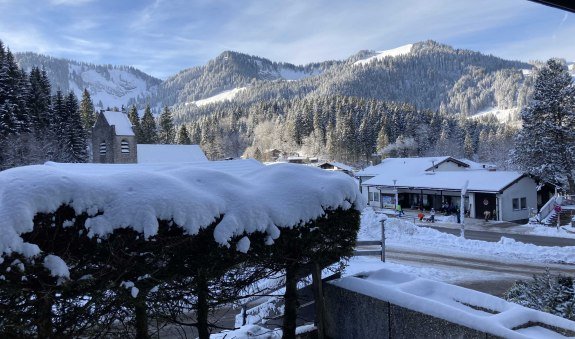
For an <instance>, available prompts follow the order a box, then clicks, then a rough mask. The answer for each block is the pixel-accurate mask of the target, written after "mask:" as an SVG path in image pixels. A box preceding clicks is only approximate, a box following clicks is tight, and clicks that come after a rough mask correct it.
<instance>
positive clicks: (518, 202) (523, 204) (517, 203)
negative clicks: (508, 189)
mask: <svg viewBox="0 0 575 339" xmlns="http://www.w3.org/2000/svg"><path fill="white" fill-rule="evenodd" d="M512 202H513V210H514V211H519V210H526V209H527V198H513V200H512Z"/></svg>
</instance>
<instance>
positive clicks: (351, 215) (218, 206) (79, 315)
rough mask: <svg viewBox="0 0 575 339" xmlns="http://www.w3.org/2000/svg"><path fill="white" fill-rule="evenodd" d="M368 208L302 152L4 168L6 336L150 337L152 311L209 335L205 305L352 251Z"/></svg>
mask: <svg viewBox="0 0 575 339" xmlns="http://www.w3.org/2000/svg"><path fill="white" fill-rule="evenodd" d="M362 207H363V199H362V197H361V195H360V194H359V192H358V189H357V186H356V184H355V182H354V181H353V179H351V178H349V177H348V176H346V175H344V174H341V173H329V172H327V171H323V170H321V169H316V168H311V167H307V166H298V165H283V166H282V165H278V166H270V167H263V168H262V169H260V170H256V171H254V172H250V173H248V174H245V175H242V176H241V177H240V176H239V175H236V176H233V175H229V174H226V173H223V172H219V171H214V170H206V169H198V168H189V167H186V166H184V165H182V166H177V165H174V166H173V167H170V168H165V167H162V166H159V167H156V166H139V165H127V166H123V165H120V166H106V165H100V166H94V165H66V166H62V165H57V164H48V165H47V166H46V165H45V166H29V167H24V168H16V169H11V170H7V171H4V172H1V173H0V215H2V218H1V219H0V255H1V256H0V304H1V305H6V307H0V335H2V334H3V335H4V336H16V337H30V336H40V337H53V336H59V337H74V336H82V335H99V334H102V333H108V334H111V333H113V334H114V335H127V336H134V334H135V335H136V336H137V337H147V336H148V335H149V333H148V331H149V326H148V319H149V318H150V317H154V318H155V319H156V320H158V321H160V322H162V323H163V324H166V323H170V322H178V323H179V324H183V325H185V326H195V327H197V328H198V330H199V334H200V338H207V337H209V332H210V327H212V325H211V324H209V323H208V313H209V312H210V311H212V310H213V309H214V308H215V307H218V306H219V305H222V304H226V303H227V304H229V303H232V302H234V300H237V298H239V297H240V292H242V291H243V290H244V289H245V288H246V287H247V286H249V285H250V284H252V283H254V282H255V281H257V280H258V279H259V278H261V277H262V276H264V275H265V274H268V273H269V272H278V271H281V270H285V271H286V274H287V275H290V274H291V276H292V278H293V279H295V280H296V281H297V279H299V278H300V277H301V275H302V274H304V273H305V274H308V273H307V272H309V267H310V265H311V264H312V263H313V264H315V263H317V264H318V265H320V266H322V267H323V266H325V265H328V264H331V263H333V262H335V261H338V260H339V258H341V257H342V256H346V255H349V254H351V248H352V247H353V244H354V243H355V238H356V234H357V229H358V227H359V212H358V211H359V210H361V208H362ZM269 258H273V259H274V260H269ZM288 266H289V267H288ZM288 280H289V279H288ZM291 281H292V280H290V282H291ZM290 291H291V290H290ZM295 297H296V299H293V294H292V295H290V296H288V298H287V299H288V300H296V302H297V295H296V296H295ZM290 298H292V299H290ZM286 304H287V302H286ZM286 309H291V308H289V307H286ZM184 314H195V315H196V316H195V319H193V321H187V320H188V319H184V318H183V317H182V316H183V315H184ZM22 319H25V320H22ZM182 320H184V321H186V322H183V321H182ZM121 325H124V326H121ZM134 329H135V330H134ZM293 331H295V327H293V329H292V328H289V329H288V330H286V331H284V335H289V334H290V333H291V332H293ZM134 332H135V333H134ZM293 333H295V332H293Z"/></svg>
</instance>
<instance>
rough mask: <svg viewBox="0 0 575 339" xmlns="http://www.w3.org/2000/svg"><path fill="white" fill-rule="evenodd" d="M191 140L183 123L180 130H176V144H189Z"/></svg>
mask: <svg viewBox="0 0 575 339" xmlns="http://www.w3.org/2000/svg"><path fill="white" fill-rule="evenodd" d="M191 143H192V141H191V140H190V136H189V135H188V129H187V128H186V126H185V125H182V126H180V130H179V131H178V144H180V145H190V144H191Z"/></svg>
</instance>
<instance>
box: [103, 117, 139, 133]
mask: <svg viewBox="0 0 575 339" xmlns="http://www.w3.org/2000/svg"><path fill="white" fill-rule="evenodd" d="M103 114H104V118H106V121H107V122H108V125H110V126H114V127H115V129H116V135H126V136H132V135H134V130H133V129H132V123H131V122H130V119H128V116H127V115H126V114H124V113H122V112H113V111H104V112H103Z"/></svg>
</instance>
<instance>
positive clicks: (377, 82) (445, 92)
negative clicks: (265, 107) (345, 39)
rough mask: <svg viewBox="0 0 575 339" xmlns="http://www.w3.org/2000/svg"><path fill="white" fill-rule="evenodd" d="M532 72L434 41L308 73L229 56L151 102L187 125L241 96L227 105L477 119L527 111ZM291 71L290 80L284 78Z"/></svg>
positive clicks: (181, 77) (186, 75)
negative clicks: (314, 100) (367, 108)
mask: <svg viewBox="0 0 575 339" xmlns="http://www.w3.org/2000/svg"><path fill="white" fill-rule="evenodd" d="M531 69H532V65H529V64H526V63H523V62H518V61H510V60H504V59H501V58H498V57H495V56H491V55H484V54H481V53H479V52H473V51H468V50H459V49H454V48H452V47H450V46H447V45H442V44H439V43H437V42H434V41H426V42H420V43H416V44H410V45H406V46H401V47H399V48H396V49H393V50H388V51H380V52H375V51H361V52H359V53H358V54H356V55H354V56H352V57H350V58H348V59H347V60H344V61H333V62H324V63H320V64H310V65H306V66H293V65H289V64H278V63H272V62H271V61H269V60H267V59H262V58H259V57H252V56H248V55H245V54H239V53H234V52H225V53H223V54H222V55H220V56H219V57H217V58H216V59H214V60H212V61H210V62H209V63H208V64H207V65H206V66H201V67H196V68H192V69H189V70H186V71H182V72H181V73H179V74H178V75H176V76H174V77H172V78H170V79H168V80H166V81H165V82H164V83H162V85H161V86H160V88H159V90H158V94H157V95H156V96H155V97H154V99H152V100H151V102H152V103H157V104H168V105H171V106H173V107H174V109H175V111H176V112H177V113H178V116H179V117H182V118H185V117H187V116H193V115H195V114H197V113H198V112H197V108H198V107H197V106H198V105H195V101H197V100H201V99H206V98H212V97H214V96H217V95H218V94H221V93H224V92H229V91H232V90H236V91H234V95H233V96H223V98H225V100H236V101H239V102H244V103H251V102H257V101H262V100H264V101H273V100H286V99H293V98H305V97H308V96H309V97H315V96H326V95H327V96H329V95H343V96H353V97H361V98H365V99H377V100H385V101H394V102H407V103H411V104H413V105H415V106H417V107H420V108H427V109H431V110H441V111H442V112H445V113H452V114H456V113H463V114H464V115H473V114H476V113H478V112H482V111H485V110H489V109H494V108H497V109H510V108H513V107H517V106H522V105H524V103H525V102H526V100H527V98H528V95H529V93H530V88H531V78H532V77H531V76H530V72H529V71H530V70H531ZM524 70H529V71H527V72H526V71H524ZM286 71H289V72H290V73H289V74H290V75H292V77H291V78H290V77H287V76H285V75H284V74H286ZM293 75H295V76H293ZM240 89H241V90H240ZM217 101H218V100H209V102H212V103H213V102H217Z"/></svg>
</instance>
